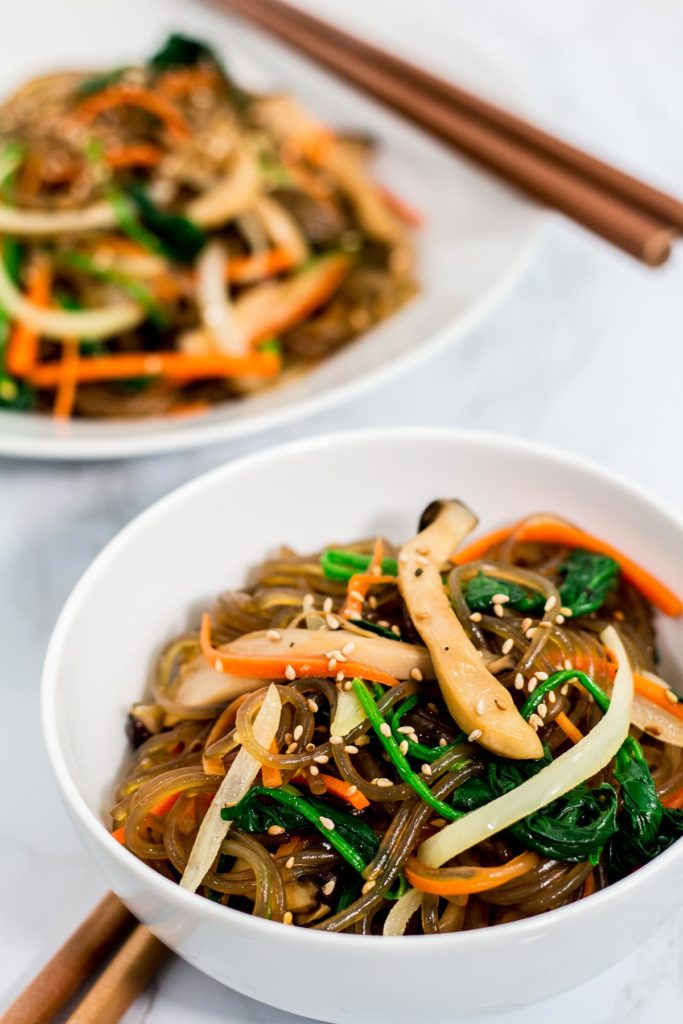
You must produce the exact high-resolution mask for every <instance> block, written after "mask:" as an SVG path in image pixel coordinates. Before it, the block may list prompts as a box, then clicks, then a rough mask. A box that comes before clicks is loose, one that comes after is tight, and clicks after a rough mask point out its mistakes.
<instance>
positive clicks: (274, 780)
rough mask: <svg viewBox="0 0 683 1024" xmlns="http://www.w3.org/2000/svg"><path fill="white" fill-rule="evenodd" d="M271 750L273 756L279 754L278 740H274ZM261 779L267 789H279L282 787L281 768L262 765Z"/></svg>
mask: <svg viewBox="0 0 683 1024" xmlns="http://www.w3.org/2000/svg"><path fill="white" fill-rule="evenodd" d="M269 749H270V752H271V754H277V752H278V749H277V740H273V742H272V743H271V744H270V747H269ZM261 778H262V779H263V785H264V786H266V788H267V789H277V788H278V786H281V785H282V772H281V771H280V769H279V768H272V767H271V766H270V765H268V764H264V765H261Z"/></svg>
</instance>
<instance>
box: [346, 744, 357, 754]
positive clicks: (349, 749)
mask: <svg viewBox="0 0 683 1024" xmlns="http://www.w3.org/2000/svg"><path fill="white" fill-rule="evenodd" d="M344 750H345V752H346V753H347V754H357V753H358V747H357V746H356V745H355V743H347V744H346V746H345V747H344Z"/></svg>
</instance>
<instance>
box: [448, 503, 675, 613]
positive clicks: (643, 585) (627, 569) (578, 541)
mask: <svg viewBox="0 0 683 1024" xmlns="http://www.w3.org/2000/svg"><path fill="white" fill-rule="evenodd" d="M513 535H514V538H515V540H518V541H522V542H524V541H527V542H532V543H536V544H563V545H565V546H566V547H571V548H577V547H578V548H585V549H586V550H587V551H595V552H597V553H598V554H601V555H609V557H610V558H613V559H614V560H615V561H616V562H619V564H620V566H621V571H622V573H623V575H624V578H625V579H627V580H628V581H629V583H632V584H633V586H634V587H636V588H637V589H638V590H640V592H641V594H643V595H644V596H645V597H646V598H647V599H648V601H651V602H652V604H653V605H655V607H656V608H659V610H660V611H662V612H664V614H665V615H671V616H673V617H676V616H678V615H681V614H682V613H683V601H681V599H680V598H679V597H678V596H677V595H676V594H674V592H673V591H672V590H670V589H669V588H668V587H667V586H665V584H664V583H662V582H661V581H660V580H658V579H657V578H656V577H655V576H653V575H652V574H651V573H649V572H648V571H647V569H643V567H642V566H640V565H638V564H637V562H634V561H633V560H632V559H631V558H629V557H628V556H627V555H625V554H623V552H621V551H619V550H618V548H615V547H613V546H612V545H611V544H609V543H608V542H607V541H604V540H600V538H599V537H594V536H593V535H592V534H590V533H586V531H585V530H581V529H579V528H578V527H577V526H572V525H571V523H564V522H561V521H560V520H556V519H541V518H537V519H530V520H527V521H523V522H522V523H520V524H518V525H516V526H512V527H504V528H502V529H500V530H495V531H494V532H493V533H490V534H488V536H486V537H482V538H481V539H480V540H478V541H475V542H474V543H473V544H470V545H469V546H468V547H466V548H463V550H462V551H459V552H458V553H457V554H456V555H454V557H453V561H454V562H456V564H457V565H463V564H465V563H466V562H471V561H474V560H475V559H476V558H480V557H481V556H482V555H483V554H485V553H486V551H488V549H489V548H490V547H493V545H494V544H500V543H501V542H502V541H504V540H507V538H508V537H511V536H513Z"/></svg>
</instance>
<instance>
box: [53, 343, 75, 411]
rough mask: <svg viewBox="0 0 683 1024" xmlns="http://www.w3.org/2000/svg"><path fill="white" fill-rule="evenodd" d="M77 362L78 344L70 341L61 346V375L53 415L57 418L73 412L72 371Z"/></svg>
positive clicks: (73, 390)
mask: <svg viewBox="0 0 683 1024" xmlns="http://www.w3.org/2000/svg"><path fill="white" fill-rule="evenodd" d="M77 363H78V344H77V343H76V342H70V343H69V344H68V345H64V346H63V347H62V365H61V376H60V380H59V384H58V385H57V391H56V394H55V404H54V406H53V410H52V411H53V415H54V417H55V419H57V420H68V419H69V417H70V416H71V413H72V412H73V407H74V402H75V400H76V377H75V375H74V371H75V368H76V364H77Z"/></svg>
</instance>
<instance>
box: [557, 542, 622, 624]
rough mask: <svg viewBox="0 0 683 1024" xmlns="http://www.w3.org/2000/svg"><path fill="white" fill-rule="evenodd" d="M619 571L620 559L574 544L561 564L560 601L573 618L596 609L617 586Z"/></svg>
mask: <svg viewBox="0 0 683 1024" xmlns="http://www.w3.org/2000/svg"><path fill="white" fill-rule="evenodd" d="M619 572H620V566H619V563H618V562H615V561H614V559H613V558H610V557H609V556H608V555H599V554H596V553H595V552H593V551H584V550H583V549H582V548H576V550H575V551H572V553H571V555H570V556H569V558H568V559H567V561H566V562H565V563H564V564H563V565H561V566H560V574H561V575H562V576H563V577H564V579H563V582H562V584H561V586H560V596H561V597H562V603H563V604H564V605H567V607H568V608H571V610H572V615H573V616H574V617H575V618H576V617H577V616H579V615H588V613H589V612H595V611H597V610H598V608H601V607H602V605H603V604H604V603H605V600H606V599H607V597H608V596H609V594H610V593H611V591H612V590H613V589H614V587H615V586H616V583H617V579H618V578H619Z"/></svg>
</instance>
